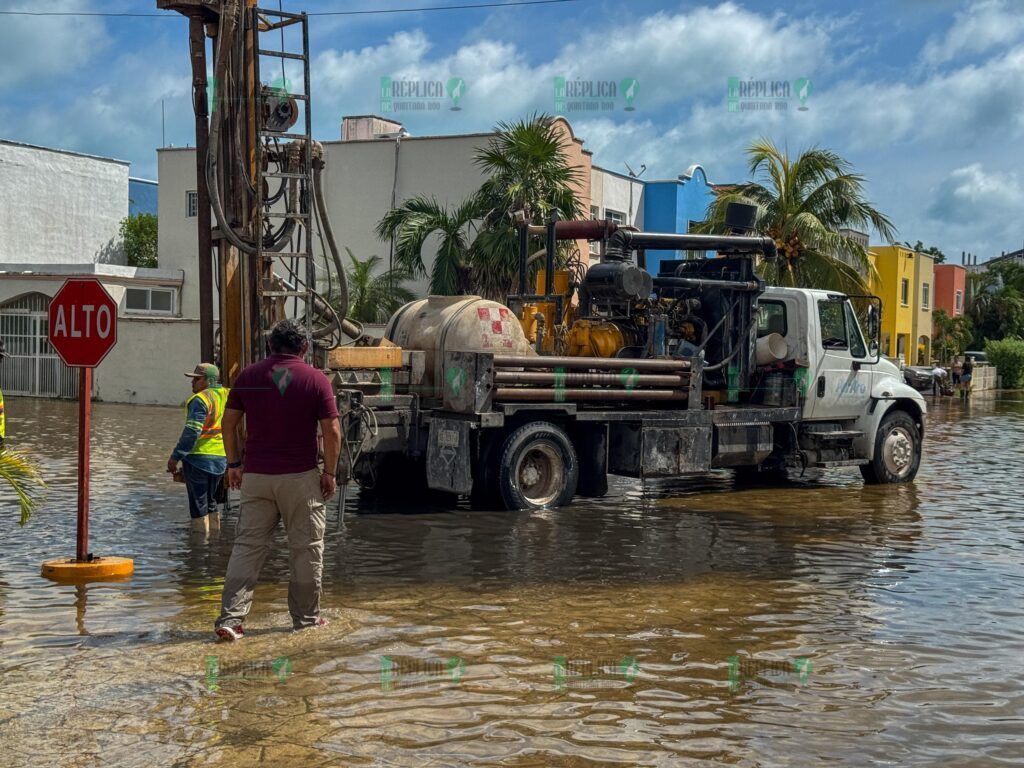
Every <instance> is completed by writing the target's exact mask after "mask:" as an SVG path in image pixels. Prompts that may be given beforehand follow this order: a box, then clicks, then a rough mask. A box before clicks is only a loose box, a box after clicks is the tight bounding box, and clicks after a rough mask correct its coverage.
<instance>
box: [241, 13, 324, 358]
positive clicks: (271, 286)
mask: <svg viewBox="0 0 1024 768" xmlns="http://www.w3.org/2000/svg"><path fill="white" fill-rule="evenodd" d="M250 24H251V25H252V26H251V29H252V36H253V68H254V81H255V86H256V105H255V106H256V135H257V137H258V138H257V141H256V158H255V160H256V176H255V178H254V179H253V183H254V184H255V186H256V190H255V191H256V218H255V222H254V227H255V232H256V233H257V234H256V286H257V287H256V291H257V300H258V302H259V311H258V312H256V313H255V314H256V317H257V323H258V328H257V333H258V338H262V337H263V335H264V334H265V333H266V332H267V331H268V330H269V329H268V327H266V326H267V325H268V319H269V317H270V316H272V314H273V310H272V309H270V308H268V305H267V300H270V303H271V305H273V304H275V303H276V301H275V300H283V301H282V302H281V306H282V309H283V310H284V315H285V316H289V317H294V318H296V319H299V320H301V321H302V322H303V324H304V325H305V327H306V333H307V341H308V342H310V348H312V337H311V335H310V334H311V333H312V325H313V322H312V320H313V316H314V305H313V302H314V300H315V299H314V291H315V286H314V282H315V265H314V263H313V216H314V208H313V206H314V202H313V194H314V193H313V150H312V147H313V136H312V120H311V115H310V104H309V94H310V87H309V79H310V78H309V20H308V17H307V16H306V14H305V13H287V12H285V11H281V10H273V9H268V8H255V7H254V8H252V10H251V17H250ZM293 25H300V27H301V30H302V51H301V53H299V52H289V51H286V50H283V49H284V48H285V44H284V37H285V35H284V29H285V28H286V27H291V26H293ZM278 30H280V40H279V42H278V44H279V45H280V48H281V50H278V49H277V48H272V47H264V45H263V42H262V40H261V37H264V38H268V37H270V34H269V33H272V32H275V31H278ZM268 42H269V41H268ZM264 57H267V58H275V59H280V60H281V85H280V88H278V89H274V88H268V87H266V86H264V84H263V82H262V78H261V75H260V63H261V62H260V60H261V59H262V58H264ZM287 61H300V62H302V80H303V87H302V93H292V92H291V90H292V89H291V88H290V87H289V86H288V79H287V78H286V77H285V73H284V68H285V62H287ZM282 98H286V99H294V104H295V105H296V106H297V105H298V104H300V103H301V104H302V105H303V108H302V109H301V110H299V115H301V119H302V123H303V127H304V131H303V132H302V133H295V132H293V133H289V132H287V131H285V130H276V129H274V128H273V127H270V126H268V125H267V117H268V113H269V109H268V101H270V100H271V99H274V100H275V102H276V103H280V101H281V99H282ZM296 121H297V120H296ZM282 140H283V141H303V142H304V146H303V150H302V153H301V160H300V162H299V168H298V169H297V170H296V169H294V168H288V167H282V165H281V164H280V157H281V155H282V154H283V153H284V150H283V147H282V145H281V143H280V142H281V141H282ZM271 145H273V147H274V148H275V149H274V150H273V152H272V153H271V150H270V146H271ZM268 154H271V157H273V156H274V155H276V156H277V160H278V163H277V168H278V170H275V171H271V170H268V169H267V168H266V166H267V165H268V162H267V161H268V160H269V159H271V158H268V157H267V155H268ZM264 180H268V184H267V186H266V190H267V191H272V185H273V184H274V183H275V182H276V183H278V184H279V185H280V187H281V188H283V187H284V186H286V185H290V184H291V182H292V181H297V182H298V183H297V184H296V185H295V186H296V187H297V189H298V197H299V200H297V201H295V211H294V212H289V211H273V210H265V208H266V207H267V199H266V195H265V189H264ZM272 196H273V194H272ZM289 219H290V220H292V221H294V222H295V227H294V230H293V231H292V235H291V238H290V241H289V245H288V246H287V248H288V249H287V250H283V251H274V250H266V249H265V247H264V242H263V234H264V226H266V224H267V223H268V222H270V223H271V224H272V223H273V222H275V221H278V222H281V223H282V225H286V224H287V220H289ZM271 228H273V227H271ZM296 243H297V244H298V245H297V246H293V245H292V244H296ZM289 301H291V302H292V305H293V309H292V312H291V313H289V312H288V308H287V304H288V302H289ZM299 305H301V307H300V306H299Z"/></svg>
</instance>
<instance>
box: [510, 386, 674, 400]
mask: <svg viewBox="0 0 1024 768" xmlns="http://www.w3.org/2000/svg"><path fill="white" fill-rule="evenodd" d="M494 399H495V400H496V401H498V402H502V401H508V400H521V401H528V402H543V403H572V402H579V401H589V402H594V401H600V402H620V401H622V400H685V399H686V390H679V389H562V388H557V389H549V388H540V387H498V388H497V389H496V390H495V391H494Z"/></svg>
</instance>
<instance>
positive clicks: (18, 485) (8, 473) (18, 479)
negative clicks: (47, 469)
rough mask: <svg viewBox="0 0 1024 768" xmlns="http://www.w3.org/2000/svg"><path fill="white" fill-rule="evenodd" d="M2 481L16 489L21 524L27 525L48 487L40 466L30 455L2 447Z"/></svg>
mask: <svg viewBox="0 0 1024 768" xmlns="http://www.w3.org/2000/svg"><path fill="white" fill-rule="evenodd" d="M0 481H3V482H4V483H6V484H7V485H8V486H10V488H11V489H12V490H13V491H14V495H15V496H16V497H17V499H18V508H19V510H20V512H21V517H20V519H19V521H18V522H19V524H20V525H25V523H27V522H28V521H29V518H30V517H31V516H32V514H33V513H34V512H35V511H36V510H37V509H38V508H39V504H40V502H41V501H42V499H43V494H44V491H45V489H46V483H45V482H43V477H42V474H41V473H40V470H39V466H38V465H37V464H36V463H35V462H34V461H33V460H32V459H31V458H29V457H28V456H26V455H25V454H23V453H18V452H16V451H12V450H10V449H7V448H3V447H0Z"/></svg>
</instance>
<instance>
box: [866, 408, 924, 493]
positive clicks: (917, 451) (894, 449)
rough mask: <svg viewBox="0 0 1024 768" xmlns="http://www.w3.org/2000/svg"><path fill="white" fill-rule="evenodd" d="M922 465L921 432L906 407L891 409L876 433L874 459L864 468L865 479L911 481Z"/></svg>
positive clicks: (885, 481)
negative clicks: (898, 409)
mask: <svg viewBox="0 0 1024 768" xmlns="http://www.w3.org/2000/svg"><path fill="white" fill-rule="evenodd" d="M920 466H921V432H920V430H918V428H917V424H915V423H914V420H913V419H912V418H911V416H910V414H909V413H907V412H906V411H889V413H887V414H886V415H885V416H884V418H883V419H882V423H881V424H879V425H878V432H877V433H876V434H875V451H874V456H872V457H871V462H870V463H868V464H864V465H862V466H861V468H860V473H861V474H862V475H863V476H864V482H866V483H869V484H872V485H880V484H883V483H909V482H910V481H911V480H913V479H914V477H915V476H916V475H917V470H918V468H919V467H920Z"/></svg>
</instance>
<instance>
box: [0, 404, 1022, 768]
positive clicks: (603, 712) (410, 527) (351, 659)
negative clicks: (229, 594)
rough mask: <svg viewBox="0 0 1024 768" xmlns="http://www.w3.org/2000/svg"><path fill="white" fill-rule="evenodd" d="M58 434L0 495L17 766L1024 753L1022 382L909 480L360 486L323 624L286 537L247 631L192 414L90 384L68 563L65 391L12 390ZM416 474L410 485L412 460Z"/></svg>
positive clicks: (959, 422)
mask: <svg viewBox="0 0 1024 768" xmlns="http://www.w3.org/2000/svg"><path fill="white" fill-rule="evenodd" d="M8 413H9V421H8V425H9V426H8V429H9V433H10V434H11V436H12V440H11V442H12V443H13V444H15V445H16V446H17V447H19V448H23V449H25V450H27V451H29V452H31V453H34V454H36V455H38V456H40V457H41V459H42V462H43V465H44V468H45V474H46V477H47V479H48V481H49V483H50V493H49V498H48V501H47V503H46V505H45V507H44V508H43V509H42V511H40V512H39V514H38V515H37V517H36V518H35V519H33V520H32V522H31V523H30V524H29V525H28V526H27V527H26V528H22V529H19V528H18V527H17V525H16V524H15V514H14V512H13V502H12V500H11V497H10V496H9V495H0V508H2V510H3V513H4V514H3V516H2V517H5V518H6V520H0V525H2V526H3V531H4V538H3V541H4V552H3V557H2V558H0V651H2V653H0V675H2V676H0V765H2V766H19V767H20V766H35V765H40V766H86V765H89V766H92V765H98V764H105V765H110V766H115V765H116V766H192V765H196V766H200V765H201V766H207V765H226V766H227V765H230V766H246V765H251V764H255V763H261V764H265V765H282V766H304V767H306V766H309V767H312V766H320V765H339V766H347V765H353V766H357V765H374V766H392V765H394V766H420V767H425V766H429V767H431V768H434V767H437V768H439V767H440V766H463V765H514V766H591V765H595V766H596V765H644V766H675V765H703V764H722V765H740V766H757V765H929V766H930V765H943V766H961V765H962V766H975V765H1021V764H1022V762H1024V693H1022V690H1021V688H1022V683H1021V678H1022V672H1024V662H1022V659H1024V597H1022V595H1024V504H1022V501H1021V499H1022V496H1024V482H1022V481H1024V399H1022V397H1021V396H1020V395H1018V394H1005V393H1004V394H1000V395H997V396H989V397H980V396H979V397H977V398H976V399H975V401H974V402H972V403H971V404H970V405H968V406H965V405H963V404H961V403H958V402H955V401H952V402H950V401H945V402H943V403H941V404H938V405H937V406H935V407H934V408H933V410H932V414H931V417H930V424H929V432H928V436H927V440H926V456H925V460H924V463H923V465H922V468H921V472H920V475H919V477H918V479H917V481H916V482H915V483H914V484H912V485H906V486H894V487H883V488H865V487H864V486H863V485H862V483H861V481H860V477H859V475H857V474H850V473H848V472H835V473H829V474H820V473H808V475H807V476H805V477H803V478H800V479H797V480H795V481H794V482H792V483H790V484H787V485H783V486H740V485H737V484H736V483H735V482H734V480H733V478H732V476H731V475H730V474H729V473H727V472H721V473H718V474H714V475H711V476H709V477H706V478H702V479H694V480H687V481H682V482H670V483H669V482H663V483H649V484H647V486H646V487H641V486H640V485H639V484H638V483H635V482H633V481H628V480H625V479H617V480H615V481H613V484H612V489H611V492H610V494H609V495H608V497H607V498H605V499H601V500H598V501H593V500H587V501H581V502H579V503H576V504H573V505H572V506H571V507H568V508H564V509H558V510H551V511H542V512H534V513H514V514H510V513H498V512H495V513H488V512H472V511H470V510H468V509H467V508H464V507H456V508H453V509H446V508H443V507H439V506H433V505H432V502H431V503H426V502H425V503H423V504H420V505H404V506H395V505H392V506H386V505H382V504H379V505H376V506H372V505H367V504H365V503H363V506H362V507H361V508H360V501H359V500H358V498H352V499H350V500H349V501H350V503H349V505H348V510H347V515H346V517H345V519H344V521H339V520H338V519H337V517H336V512H335V511H332V513H331V520H330V522H329V534H328V540H327V547H326V558H325V572H324V599H323V604H324V606H325V612H326V615H327V616H328V617H329V618H330V619H331V624H330V625H329V626H328V627H326V628H324V629H320V630H313V631H307V632H305V633H300V634H293V633H291V632H290V631H289V626H290V625H289V619H288V613H287V604H286V589H287V587H286V583H287V561H286V549H285V546H284V541H283V537H280V536H279V537H278V541H277V546H276V549H275V551H274V553H273V554H272V556H271V558H270V559H269V560H268V562H267V565H266V567H265V569H264V571H263V578H262V581H261V583H260V585H259V587H258V589H257V593H256V604H255V609H254V612H253V614H252V615H251V617H250V620H249V621H248V622H247V625H246V629H247V630H248V632H249V634H248V635H247V637H246V638H245V640H244V642H242V643H238V644H235V645H232V646H224V645H217V644H213V643H211V642H210V639H211V636H212V635H211V622H212V621H213V619H214V618H215V616H216V613H217V609H218V604H219V597H220V589H221V585H222V583H223V576H224V569H225V565H226V563H227V558H228V554H229V552H230V547H231V538H232V536H231V530H232V522H233V519H234V514H236V513H229V516H228V518H227V519H226V521H225V526H224V530H223V532H222V533H221V534H220V535H219V536H214V537H212V538H211V539H210V540H209V541H197V540H196V539H194V538H193V537H192V536H191V535H190V534H189V532H188V526H187V523H188V513H187V509H186V505H185V498H184V490H183V487H182V486H179V485H174V484H172V483H171V482H170V481H169V479H167V477H166V476H165V474H164V471H163V470H164V468H165V463H166V456H167V454H168V453H169V450H170V448H171V446H172V445H173V443H174V441H175V439H176V436H177V434H178V431H179V429H180V426H181V420H182V414H181V413H180V411H179V410H178V409H166V408H148V407H129V406H117V405H103V404H100V405H97V407H96V409H95V415H94V418H95V443H94V446H95V447H94V467H93V473H92V482H93V497H92V498H93V509H94V514H93V517H92V550H93V551H94V552H96V553H98V554H102V553H107V554H117V555H128V556H132V557H134V558H135V565H136V570H135V575H134V577H133V578H132V579H131V580H130V581H125V582H121V583H108V584H91V585H87V586H84V587H82V586H80V587H75V586H62V585H57V584H52V583H49V582H48V581H46V580H44V579H42V578H41V577H40V576H39V565H40V563H41V562H42V561H43V560H45V559H48V558H51V557H55V556H59V555H64V554H71V553H73V550H74V476H75V457H74V434H75V413H76V412H75V406H74V404H72V403H61V402H46V401H34V400H30V399H18V398H9V399H8ZM395 482H400V480H396V481H395Z"/></svg>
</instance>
